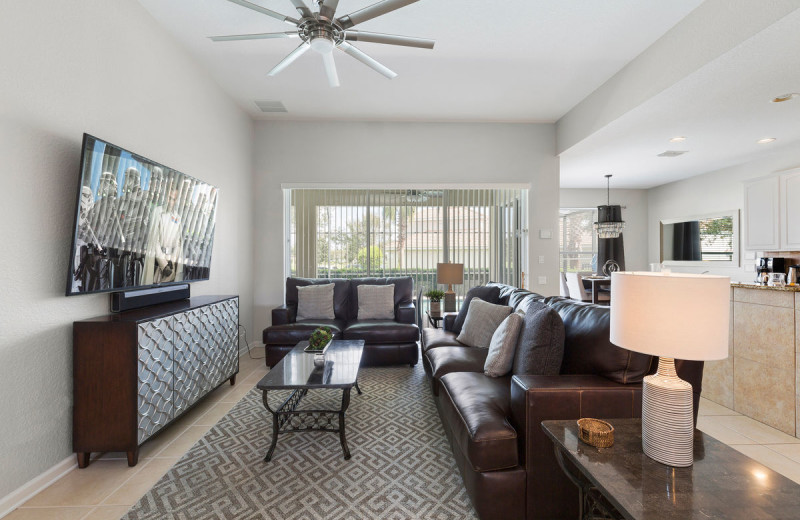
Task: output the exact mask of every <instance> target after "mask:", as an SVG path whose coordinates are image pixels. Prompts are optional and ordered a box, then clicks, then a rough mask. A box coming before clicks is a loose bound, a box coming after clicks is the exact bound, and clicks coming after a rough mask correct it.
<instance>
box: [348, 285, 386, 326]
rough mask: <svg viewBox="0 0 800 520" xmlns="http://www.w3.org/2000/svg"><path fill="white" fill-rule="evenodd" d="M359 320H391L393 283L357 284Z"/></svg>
mask: <svg viewBox="0 0 800 520" xmlns="http://www.w3.org/2000/svg"><path fill="white" fill-rule="evenodd" d="M357 290H358V319H359V320H393V319H394V284H393V283H390V284H388V285H366V284H362V285H359V286H358V288H357Z"/></svg>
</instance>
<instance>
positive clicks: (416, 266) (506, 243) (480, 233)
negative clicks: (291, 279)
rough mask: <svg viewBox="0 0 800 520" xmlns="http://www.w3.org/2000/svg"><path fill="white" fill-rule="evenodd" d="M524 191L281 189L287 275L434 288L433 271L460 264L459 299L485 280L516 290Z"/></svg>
mask: <svg viewBox="0 0 800 520" xmlns="http://www.w3.org/2000/svg"><path fill="white" fill-rule="evenodd" d="M527 199H528V193H527V190H525V189H413V188H408V189H384V190H376V189H369V190H366V189H365V190H360V189H306V188H302V189H298V188H292V189H287V190H286V197H285V201H286V204H287V208H286V210H287V218H288V222H289V226H288V229H287V232H288V233H289V237H288V244H289V248H288V251H287V254H288V258H287V268H288V270H289V274H290V275H291V276H302V277H311V278H356V277H364V276H378V277H383V276H403V275H410V276H412V277H413V278H414V282H415V285H416V287H418V288H423V289H425V290H428V289H432V288H435V287H437V283H436V264H437V263H438V262H455V263H462V264H464V284H463V285H461V286H456V287H454V289H455V290H456V292H457V293H459V294H463V293H464V292H466V290H467V289H469V288H470V287H473V286H476V285H480V284H484V283H487V282H488V281H490V280H491V281H499V282H505V283H509V284H512V285H517V286H519V285H521V283H522V279H521V278H522V276H523V274H522V273H523V272H524V270H525V266H524V262H525V261H526V259H527V254H526V253H525V252H526V251H527V226H526V224H527V221H528V217H527Z"/></svg>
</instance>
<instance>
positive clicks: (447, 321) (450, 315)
mask: <svg viewBox="0 0 800 520" xmlns="http://www.w3.org/2000/svg"><path fill="white" fill-rule="evenodd" d="M457 316H458V313H457V312H445V313H444V320H443V321H442V329H444V330H449V331H452V330H453V325H455V324H456V317H457Z"/></svg>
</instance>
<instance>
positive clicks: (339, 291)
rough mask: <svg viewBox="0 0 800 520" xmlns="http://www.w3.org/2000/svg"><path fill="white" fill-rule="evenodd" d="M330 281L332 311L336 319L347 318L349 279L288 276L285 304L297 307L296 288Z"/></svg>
mask: <svg viewBox="0 0 800 520" xmlns="http://www.w3.org/2000/svg"><path fill="white" fill-rule="evenodd" d="M329 283H332V284H333V285H334V287H333V313H334V315H335V316H336V319H337V320H347V319H348V318H349V315H348V312H349V302H350V280H346V279H344V278H296V277H293V276H290V277H289V278H287V279H286V305H287V307H292V306H293V307H294V308H295V309H296V308H297V288H298V287H305V286H307V285H325V284H329Z"/></svg>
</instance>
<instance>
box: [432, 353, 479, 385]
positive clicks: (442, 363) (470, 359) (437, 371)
mask: <svg viewBox="0 0 800 520" xmlns="http://www.w3.org/2000/svg"><path fill="white" fill-rule="evenodd" d="M488 353H489V350H488V349H485V348H475V347H463V346H462V347H439V348H435V349H431V350H429V351H428V352H427V353H426V354H425V358H426V359H427V360H428V365H429V366H430V369H431V375H432V376H433V378H434V379H441V377H442V376H444V375H445V374H449V373H451V372H483V365H484V364H485V363H486V355H487V354H488Z"/></svg>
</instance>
